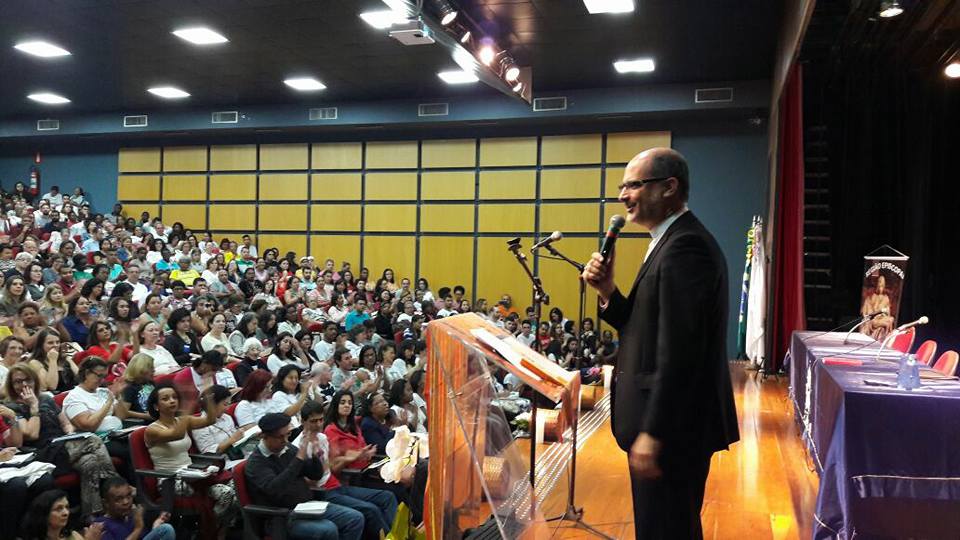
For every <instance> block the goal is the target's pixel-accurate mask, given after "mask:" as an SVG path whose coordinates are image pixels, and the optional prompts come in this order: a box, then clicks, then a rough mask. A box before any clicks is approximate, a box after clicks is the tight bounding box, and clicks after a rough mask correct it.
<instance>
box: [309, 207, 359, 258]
mask: <svg viewBox="0 0 960 540" xmlns="http://www.w3.org/2000/svg"><path fill="white" fill-rule="evenodd" d="M310 230H312V231H347V232H349V231H356V232H359V231H360V205H359V204H314V205H311V206H310ZM338 268H339V267H338Z"/></svg>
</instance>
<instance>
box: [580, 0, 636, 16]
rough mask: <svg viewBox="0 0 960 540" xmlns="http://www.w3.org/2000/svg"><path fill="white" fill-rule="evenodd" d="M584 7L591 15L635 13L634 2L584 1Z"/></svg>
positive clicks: (620, 0)
mask: <svg viewBox="0 0 960 540" xmlns="http://www.w3.org/2000/svg"><path fill="white" fill-rule="evenodd" d="M583 5H584V6H586V8H587V11H588V12H590V14H591V15H596V14H597V13H630V12H631V11H633V0H583Z"/></svg>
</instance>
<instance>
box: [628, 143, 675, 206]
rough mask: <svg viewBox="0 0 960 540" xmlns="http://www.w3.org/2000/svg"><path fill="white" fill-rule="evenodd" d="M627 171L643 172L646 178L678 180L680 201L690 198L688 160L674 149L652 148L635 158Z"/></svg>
mask: <svg viewBox="0 0 960 540" xmlns="http://www.w3.org/2000/svg"><path fill="white" fill-rule="evenodd" d="M627 169H634V170H637V171H642V174H643V177H645V178H668V177H674V178H676V179H677V191H678V195H679V197H680V200H682V201H683V202H687V200H688V199H689V198H690V170H689V169H688V168H687V159H686V158H685V157H683V154H681V153H680V152H677V151H676V150H674V149H673V148H651V149H649V150H644V151H643V152H640V153H639V154H637V155H635V156H633V159H631V160H630V163H628V164H627Z"/></svg>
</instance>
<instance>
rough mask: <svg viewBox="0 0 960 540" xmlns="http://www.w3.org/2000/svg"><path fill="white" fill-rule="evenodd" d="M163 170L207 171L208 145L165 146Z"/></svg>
mask: <svg viewBox="0 0 960 540" xmlns="http://www.w3.org/2000/svg"><path fill="white" fill-rule="evenodd" d="M163 170H164V171H165V172H186V171H206V170H207V147H206V146H165V147H164V148H163Z"/></svg>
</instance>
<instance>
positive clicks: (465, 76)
mask: <svg viewBox="0 0 960 540" xmlns="http://www.w3.org/2000/svg"><path fill="white" fill-rule="evenodd" d="M437 77H440V78H441V79H443V82H445V83H447V84H469V83H475V82H477V81H479V80H480V79H478V78H477V76H476V75H474V74H473V73H470V72H469V71H463V70H457V71H441V72H440V73H437Z"/></svg>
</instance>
